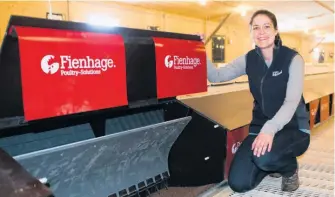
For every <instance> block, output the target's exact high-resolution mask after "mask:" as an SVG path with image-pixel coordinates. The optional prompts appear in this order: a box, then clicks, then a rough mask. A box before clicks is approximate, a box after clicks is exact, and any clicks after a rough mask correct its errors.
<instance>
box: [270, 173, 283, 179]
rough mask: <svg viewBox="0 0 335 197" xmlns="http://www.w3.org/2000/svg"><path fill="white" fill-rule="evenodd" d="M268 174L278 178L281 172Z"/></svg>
mask: <svg viewBox="0 0 335 197" xmlns="http://www.w3.org/2000/svg"><path fill="white" fill-rule="evenodd" d="M269 176H270V177H272V178H280V177H281V174H280V173H272V174H270V175H269Z"/></svg>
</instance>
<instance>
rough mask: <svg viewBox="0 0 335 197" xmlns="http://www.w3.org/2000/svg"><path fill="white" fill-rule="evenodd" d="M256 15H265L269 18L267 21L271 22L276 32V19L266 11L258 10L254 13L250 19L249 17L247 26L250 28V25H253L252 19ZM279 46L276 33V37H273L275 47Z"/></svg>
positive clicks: (278, 38) (279, 42) (279, 41)
mask: <svg viewBox="0 0 335 197" xmlns="http://www.w3.org/2000/svg"><path fill="white" fill-rule="evenodd" d="M258 15H265V16H267V17H269V19H270V20H271V22H272V24H273V27H274V28H275V29H276V30H278V23H277V18H276V16H275V15H274V14H273V13H272V12H270V11H268V10H258V11H256V12H255V13H254V14H253V15H252V17H251V19H250V22H249V25H250V26H251V25H252V23H253V21H254V18H255V17H256V16H258ZM279 44H281V38H280V35H279V33H277V35H276V37H275V45H279Z"/></svg>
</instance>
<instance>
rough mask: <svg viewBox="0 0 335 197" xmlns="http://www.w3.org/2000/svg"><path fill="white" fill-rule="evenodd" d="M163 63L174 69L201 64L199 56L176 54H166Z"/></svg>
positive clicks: (186, 68)
mask: <svg viewBox="0 0 335 197" xmlns="http://www.w3.org/2000/svg"><path fill="white" fill-rule="evenodd" d="M164 63H165V66H166V67H167V68H173V69H176V70H190V69H194V68H196V67H197V66H199V65H200V64H201V61H200V58H191V57H188V56H186V57H180V56H177V55H174V56H172V55H167V56H166V57H165V58H164Z"/></svg>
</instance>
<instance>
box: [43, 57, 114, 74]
mask: <svg viewBox="0 0 335 197" xmlns="http://www.w3.org/2000/svg"><path fill="white" fill-rule="evenodd" d="M55 58H56V57H55V56H54V55H46V56H44V57H43V58H42V60H41V68H42V71H43V72H44V73H46V74H55V73H57V72H58V71H60V75H61V76H78V75H100V74H102V73H103V72H105V71H107V70H108V69H110V68H115V67H116V65H115V64H114V61H113V59H110V58H101V59H100V58H96V59H95V58H91V57H90V56H86V57H85V58H72V57H71V56H69V55H60V56H59V59H58V60H60V63H59V61H58V62H57V61H56V59H55ZM51 60H54V61H56V62H53V63H51Z"/></svg>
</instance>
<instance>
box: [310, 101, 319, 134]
mask: <svg viewBox="0 0 335 197" xmlns="http://www.w3.org/2000/svg"><path fill="white" fill-rule="evenodd" d="M319 103H320V99H316V100H313V101H311V102H310V103H309V118H310V121H309V124H310V129H311V130H312V129H313V128H314V125H315V118H316V114H317V111H318V108H319Z"/></svg>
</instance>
